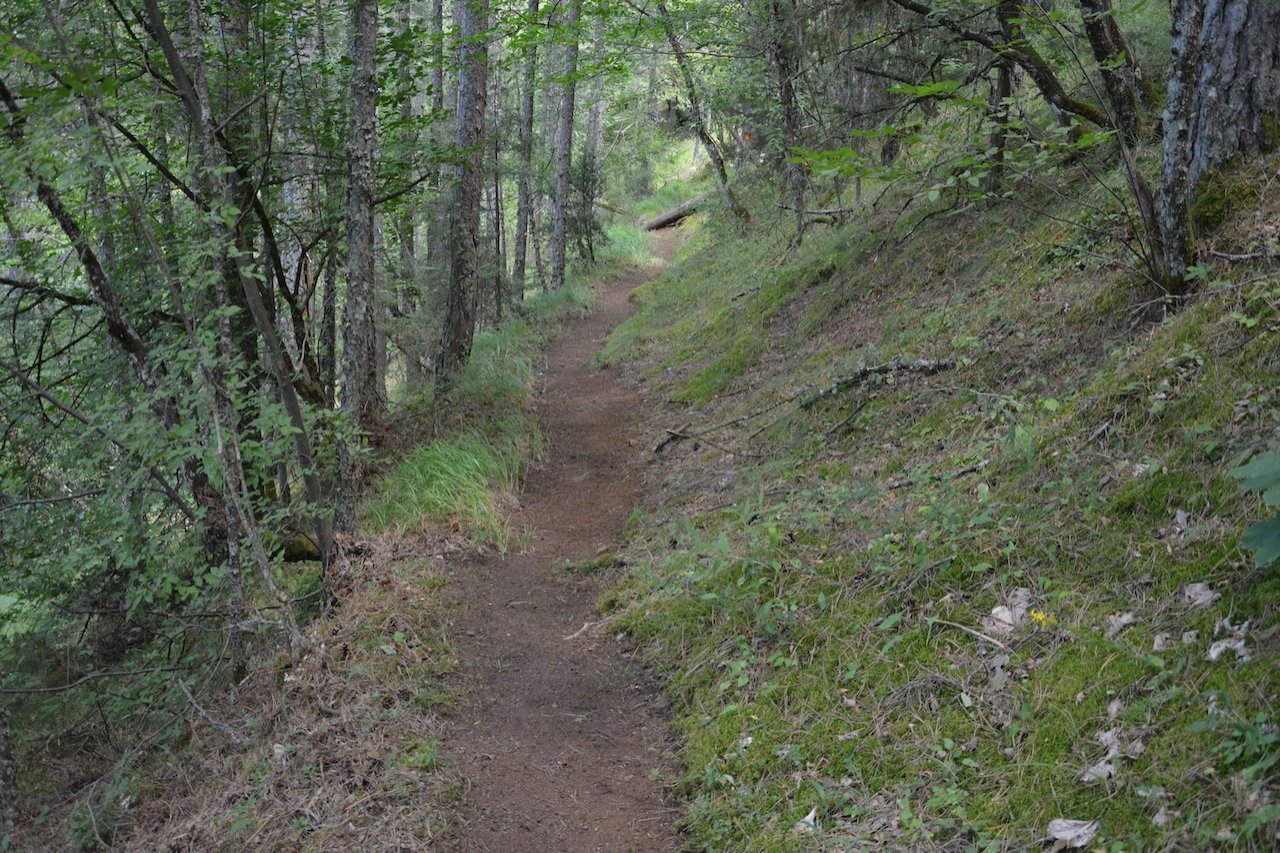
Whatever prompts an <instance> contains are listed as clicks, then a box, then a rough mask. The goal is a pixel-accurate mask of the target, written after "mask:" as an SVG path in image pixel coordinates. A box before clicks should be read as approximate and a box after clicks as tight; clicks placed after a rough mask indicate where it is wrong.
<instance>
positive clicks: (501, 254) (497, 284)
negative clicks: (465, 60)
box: [489, 91, 507, 323]
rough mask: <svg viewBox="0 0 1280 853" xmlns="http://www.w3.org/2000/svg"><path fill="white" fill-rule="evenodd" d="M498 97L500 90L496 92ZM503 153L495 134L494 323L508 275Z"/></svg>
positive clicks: (491, 219)
mask: <svg viewBox="0 0 1280 853" xmlns="http://www.w3.org/2000/svg"><path fill="white" fill-rule="evenodd" d="M494 95H495V97H497V95H498V92H497V91H495V92H494ZM493 120H494V124H495V126H496V125H497V124H498V122H499V118H498V111H497V110H496V109H495V110H494V115H493ZM500 153H501V151H500V147H499V144H498V134H497V133H495V134H493V188H492V189H491V190H490V196H491V197H492V201H490V202H489V222H490V225H489V228H490V230H491V231H492V234H491V236H492V237H493V321H494V323H501V322H502V307H503V303H504V302H505V300H506V295H505V291H506V286H505V282H504V280H505V279H506V276H507V253H506V251H505V250H504V248H503V245H502V170H501V168H500V167H499V166H500V157H499V154H500Z"/></svg>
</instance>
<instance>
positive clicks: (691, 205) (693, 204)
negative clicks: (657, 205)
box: [640, 193, 711, 231]
mask: <svg viewBox="0 0 1280 853" xmlns="http://www.w3.org/2000/svg"><path fill="white" fill-rule="evenodd" d="M710 197H711V193H703V194H702V195H700V196H696V197H695V198H691V199H689V200H688V201H686V202H684V203H683V204H680V205H678V206H676V207H673V208H671V209H670V210H668V211H666V212H665V213H659V214H658V215H657V216H655V217H654V218H653V219H650V220H648V221H646V222H641V223H640V227H641V228H643V229H644V230H645V231H657V230H658V229H659V228H669V227H670V226H672V225H675V224H676V223H677V222H679V221H680V220H681V219H684V218H685V217H686V216H688V215H690V214H692V213H697V212H698V209H699V208H700V207H702V204H703V202H705V201H706V200H707V199H708V198H710Z"/></svg>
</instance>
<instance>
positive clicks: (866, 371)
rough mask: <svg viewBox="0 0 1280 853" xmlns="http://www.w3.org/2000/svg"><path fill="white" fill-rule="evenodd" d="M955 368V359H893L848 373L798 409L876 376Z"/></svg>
mask: <svg viewBox="0 0 1280 853" xmlns="http://www.w3.org/2000/svg"><path fill="white" fill-rule="evenodd" d="M955 366H956V362H955V359H952V358H945V359H940V360H937V361H935V360H931V359H927V358H920V359H916V360H915V361H904V360H903V359H901V358H895V359H893V360H891V361H886V362H885V363H884V364H877V365H874V366H872V367H865V366H864V367H859V368H858V369H857V370H855V371H854V372H853V373H850V374H848V375H847V376H841V377H840V378H839V379H837V380H836V381H835V383H833V384H832V385H829V386H827V387H826V388H823V389H822V390H821V391H818V392H816V393H814V394H812V395H810V396H809V397H806V398H805V399H804V400H802V401H801V403H800V408H802V409H810V408H813V407H814V406H816V405H817V404H818V403H820V402H822V401H823V400H825V399H827V398H828V397H831V396H833V395H835V394H838V393H840V392H841V391H846V390H848V389H850V388H853V387H856V386H858V385H861V384H863V383H864V382H866V381H867V380H869V379H873V378H875V377H877V376H890V375H893V374H897V373H917V374H919V375H921V376H932V375H933V374H935V373H941V372H942V371H944V370H952V369H953V368H955Z"/></svg>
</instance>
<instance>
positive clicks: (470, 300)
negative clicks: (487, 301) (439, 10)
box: [436, 0, 489, 385]
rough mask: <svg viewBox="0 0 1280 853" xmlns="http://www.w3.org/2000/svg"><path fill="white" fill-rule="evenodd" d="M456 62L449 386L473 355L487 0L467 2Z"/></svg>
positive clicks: (445, 342)
mask: <svg viewBox="0 0 1280 853" xmlns="http://www.w3.org/2000/svg"><path fill="white" fill-rule="evenodd" d="M461 6H462V28H461V29H462V32H461V35H462V47H461V49H460V55H459V62H458V148H459V149H460V150H461V151H462V152H463V160H462V164H461V166H459V168H458V174H457V178H456V182H455V185H454V193H453V198H454V203H453V210H452V212H451V217H450V236H451V243H452V246H451V254H452V257H451V263H450V272H449V302H448V305H447V306H446V308H445V321H444V334H443V335H442V337H441V340H440V358H439V359H438V360H437V362H436V381H437V382H438V383H440V384H442V385H443V384H447V383H448V382H449V380H450V379H451V378H452V377H453V375H454V374H455V373H457V371H458V369H459V368H460V367H462V365H463V364H464V363H465V362H466V360H467V358H468V357H469V356H470V355H471V343H472V340H473V339H474V337H475V331H476V298H477V294H478V293H479V289H480V199H481V196H483V195H484V146H483V142H484V113H485V99H486V91H485V85H486V77H487V72H488V60H489V46H488V44H487V43H486V42H484V41H483V38H484V37H485V36H484V34H485V30H486V28H487V26H488V20H487V19H488V15H489V2H488V0H463V2H462V4H461Z"/></svg>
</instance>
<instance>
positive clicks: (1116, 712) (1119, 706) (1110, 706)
mask: <svg viewBox="0 0 1280 853" xmlns="http://www.w3.org/2000/svg"><path fill="white" fill-rule="evenodd" d="M1123 710H1124V703H1123V702H1121V701H1120V698H1119V697H1116V698H1115V699H1112V700H1111V701H1110V702H1108V703H1107V719H1108V720H1114V719H1115V718H1116V717H1118V716H1120V712H1121V711H1123Z"/></svg>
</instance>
